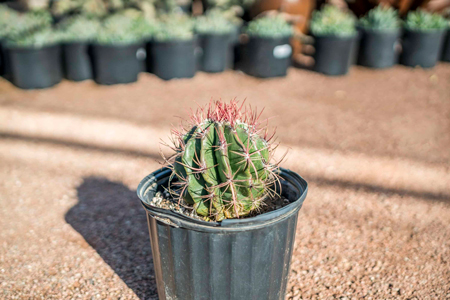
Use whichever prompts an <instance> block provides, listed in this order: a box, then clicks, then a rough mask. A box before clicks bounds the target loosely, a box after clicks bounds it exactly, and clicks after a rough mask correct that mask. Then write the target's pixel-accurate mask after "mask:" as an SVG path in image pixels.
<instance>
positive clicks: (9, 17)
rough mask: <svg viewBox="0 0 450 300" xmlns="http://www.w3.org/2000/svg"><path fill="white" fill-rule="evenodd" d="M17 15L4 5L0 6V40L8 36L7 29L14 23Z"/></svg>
mask: <svg viewBox="0 0 450 300" xmlns="http://www.w3.org/2000/svg"><path fill="white" fill-rule="evenodd" d="M18 17H19V13H18V12H16V11H15V10H13V9H11V8H9V7H8V6H6V5H5V4H0V39H2V38H4V37H6V36H7V35H8V31H9V28H10V27H11V25H12V24H14V23H15V22H16V20H17V19H18Z"/></svg>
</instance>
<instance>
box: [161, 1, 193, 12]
mask: <svg viewBox="0 0 450 300" xmlns="http://www.w3.org/2000/svg"><path fill="white" fill-rule="evenodd" d="M189 5H192V0H156V1H155V7H156V9H157V10H160V11H163V12H165V13H169V14H173V13H183V10H182V7H183V6H189Z"/></svg>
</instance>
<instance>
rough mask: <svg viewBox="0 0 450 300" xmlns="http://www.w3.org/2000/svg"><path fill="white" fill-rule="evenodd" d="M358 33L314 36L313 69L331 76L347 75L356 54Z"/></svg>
mask: <svg viewBox="0 0 450 300" xmlns="http://www.w3.org/2000/svg"><path fill="white" fill-rule="evenodd" d="M356 40H357V35H354V36H349V37H340V36H314V48H315V52H314V55H313V57H314V61H315V62H314V67H313V70H314V71H316V72H319V73H323V74H326V75H331V76H338V75H345V74H347V73H348V71H349V69H350V65H351V64H352V58H353V57H354V56H355V54H354V53H355V51H356V50H355V42H356Z"/></svg>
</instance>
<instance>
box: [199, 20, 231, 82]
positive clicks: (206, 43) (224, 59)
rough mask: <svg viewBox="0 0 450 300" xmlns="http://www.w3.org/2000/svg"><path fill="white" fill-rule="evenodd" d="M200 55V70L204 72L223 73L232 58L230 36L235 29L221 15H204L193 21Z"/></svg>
mask: <svg viewBox="0 0 450 300" xmlns="http://www.w3.org/2000/svg"><path fill="white" fill-rule="evenodd" d="M195 32H196V33H197V34H198V35H199V41H200V46H201V49H202V55H201V58H200V69H201V70H202V71H205V72H211V73H217V72H223V71H224V70H225V69H226V68H227V66H228V65H229V63H228V60H230V59H231V57H232V50H233V48H232V44H231V42H232V40H231V39H232V35H233V34H234V33H235V32H236V27H235V26H234V25H233V23H231V22H230V21H229V20H228V19H227V18H225V16H224V15H223V14H206V15H203V16H200V17H197V19H196V20H195Z"/></svg>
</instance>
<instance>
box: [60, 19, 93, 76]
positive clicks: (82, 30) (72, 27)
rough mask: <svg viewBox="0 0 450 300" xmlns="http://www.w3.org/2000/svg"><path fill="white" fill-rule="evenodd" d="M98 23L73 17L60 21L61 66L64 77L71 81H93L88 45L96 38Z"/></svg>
mask: <svg viewBox="0 0 450 300" xmlns="http://www.w3.org/2000/svg"><path fill="white" fill-rule="evenodd" d="M99 28H100V21H98V20H97V19H91V18H87V17H85V16H81V15H80V16H75V17H71V18H68V19H66V20H64V21H62V22H61V23H60V24H59V30H60V31H61V35H62V50H63V66H64V73H65V77H66V78H67V79H69V80H73V81H83V80H86V79H93V78H94V75H93V68H92V58H91V55H90V44H91V42H92V41H93V40H94V39H95V38H96V36H97V33H98V30H99Z"/></svg>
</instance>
